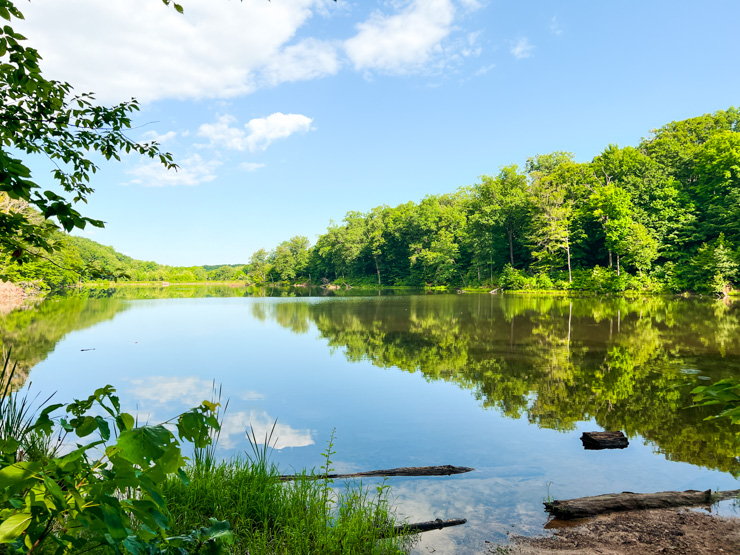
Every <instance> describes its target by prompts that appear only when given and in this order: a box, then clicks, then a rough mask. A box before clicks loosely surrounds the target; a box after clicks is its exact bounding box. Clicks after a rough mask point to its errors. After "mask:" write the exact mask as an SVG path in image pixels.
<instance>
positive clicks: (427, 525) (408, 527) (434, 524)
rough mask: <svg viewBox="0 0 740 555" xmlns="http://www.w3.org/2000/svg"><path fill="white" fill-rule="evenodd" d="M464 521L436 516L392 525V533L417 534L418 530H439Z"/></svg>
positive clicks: (464, 521) (462, 519) (464, 520)
mask: <svg viewBox="0 0 740 555" xmlns="http://www.w3.org/2000/svg"><path fill="white" fill-rule="evenodd" d="M466 522H467V520H466V519H464V518H453V519H450V520H442V519H441V518H438V519H436V520H429V521H427V522H414V523H412V524H401V525H400V526H394V527H393V533H394V534H400V533H404V532H405V533H407V534H417V533H419V532H429V531H430V530H441V529H442V528H449V527H450V526H460V525H462V524H465V523H466ZM386 535H389V534H387V533H381V537H382V536H386Z"/></svg>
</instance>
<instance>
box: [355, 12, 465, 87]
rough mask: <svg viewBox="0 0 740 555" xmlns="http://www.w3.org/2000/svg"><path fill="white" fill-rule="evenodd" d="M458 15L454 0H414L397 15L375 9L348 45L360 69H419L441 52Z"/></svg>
mask: <svg viewBox="0 0 740 555" xmlns="http://www.w3.org/2000/svg"><path fill="white" fill-rule="evenodd" d="M454 17H455V7H454V5H453V3H452V0H414V1H413V2H411V4H409V5H408V6H407V7H406V8H405V9H402V10H401V11H400V12H398V13H396V14H394V15H386V14H384V13H381V12H379V11H378V12H375V13H374V14H373V15H372V16H371V17H370V18H369V19H368V20H367V21H364V22H362V23H359V24H358V25H357V31H358V32H357V34H356V35H355V36H354V37H352V38H350V39H348V40H346V41H345V43H344V48H345V51H346V53H347V56H348V57H349V59H350V61H351V62H352V64H353V66H354V68H355V69H356V70H377V71H382V72H387V73H407V72H411V71H417V70H418V69H419V68H421V67H423V66H424V65H425V64H426V63H428V62H429V61H430V59H431V58H432V57H433V56H434V54H435V53H439V52H440V51H441V48H442V47H441V42H442V40H443V39H445V38H446V37H447V36H448V35H449V34H450V32H451V31H452V26H453V21H454Z"/></svg>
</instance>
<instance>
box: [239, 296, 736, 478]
mask: <svg viewBox="0 0 740 555" xmlns="http://www.w3.org/2000/svg"><path fill="white" fill-rule="evenodd" d="M252 313H253V315H254V316H255V317H258V318H260V319H266V318H270V319H272V320H274V321H275V322H277V323H278V324H280V325H281V326H283V327H284V328H286V329H289V330H291V331H293V332H295V333H304V332H306V331H307V330H309V329H310V328H311V324H313V325H314V326H316V328H317V329H318V330H319V332H320V334H321V336H322V337H323V338H324V339H325V340H327V341H328V344H329V347H330V349H333V350H340V351H341V352H342V353H343V354H344V356H345V357H346V359H347V360H349V361H353V362H359V361H363V360H367V361H370V362H372V364H374V365H376V366H379V367H383V368H391V367H395V368H400V369H402V370H405V371H407V372H420V373H422V374H423V375H424V376H425V378H426V379H427V380H429V381H436V380H443V381H447V382H452V383H455V384H457V385H458V386H459V387H461V388H464V389H467V390H470V391H472V392H473V394H474V395H475V397H476V398H477V399H478V400H479V401H480V403H481V404H482V405H483V406H484V407H486V408H493V409H496V410H498V411H500V412H501V413H502V414H504V415H506V416H508V417H512V418H520V417H523V416H526V418H527V419H528V420H529V422H531V423H532V424H536V425H537V426H539V427H541V428H550V429H555V430H559V431H569V430H573V429H575V427H576V423H577V422H580V421H586V420H590V419H594V420H595V422H596V423H597V424H598V425H599V426H601V427H603V428H604V429H609V430H623V431H624V432H625V433H626V434H627V435H628V436H629V437H630V438H635V437H636V436H641V437H643V438H644V439H645V440H647V441H649V442H651V444H652V445H653V446H654V449H655V450H656V451H657V452H659V453H662V454H664V455H665V456H666V458H668V459H669V460H675V461H684V462H689V463H692V464H696V465H701V466H705V467H707V468H711V469H718V470H722V471H725V472H731V473H733V474H734V475H736V476H737V475H740V462H739V461H738V455H740V447H739V445H738V439H737V433H736V430H735V429H734V428H733V427H732V426H731V425H730V424H729V422H728V421H726V420H708V421H705V420H704V418H705V417H707V416H709V415H711V414H712V412H711V409H708V408H690V409H687V408H686V407H688V406H689V405H691V398H690V394H689V392H690V391H691V389H692V388H693V387H695V386H696V385H697V384H699V383H705V382H706V381H708V380H711V381H714V380H718V379H721V378H726V377H740V310H738V307H737V305H732V304H729V305H728V304H727V303H723V302H712V301H701V300H692V299H673V298H648V299H639V300H625V299H609V300H599V299H573V300H569V299H562V298H553V297H518V296H510V297H493V296H488V295H465V296H429V297H426V296H409V297H394V298H381V299H377V298H374V299H369V298H368V299H348V300H343V301H337V302H312V303H309V302H294V303H270V304H268V303H265V304H255V305H254V306H253V308H252Z"/></svg>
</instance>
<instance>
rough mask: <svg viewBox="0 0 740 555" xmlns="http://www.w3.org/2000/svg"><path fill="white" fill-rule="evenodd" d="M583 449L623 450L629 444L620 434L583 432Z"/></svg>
mask: <svg viewBox="0 0 740 555" xmlns="http://www.w3.org/2000/svg"><path fill="white" fill-rule="evenodd" d="M581 441H582V442H583V448H584V449H624V448H625V447H627V446H629V444H630V442H629V441H628V440H627V437H626V436H625V435H624V434H623V433H622V432H583V435H582V436H581Z"/></svg>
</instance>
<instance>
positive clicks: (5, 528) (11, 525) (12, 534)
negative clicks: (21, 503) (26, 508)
mask: <svg viewBox="0 0 740 555" xmlns="http://www.w3.org/2000/svg"><path fill="white" fill-rule="evenodd" d="M29 524H31V515H30V514H28V513H16V514H14V515H13V516H11V517H10V518H6V519H5V521H3V523H2V524H0V543H10V542H12V541H14V540H15V539H16V538H17V537H18V536H20V535H21V534H22V533H23V531H24V530H25V529H26V528H28V525H29Z"/></svg>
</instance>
